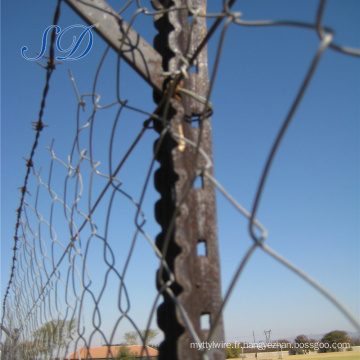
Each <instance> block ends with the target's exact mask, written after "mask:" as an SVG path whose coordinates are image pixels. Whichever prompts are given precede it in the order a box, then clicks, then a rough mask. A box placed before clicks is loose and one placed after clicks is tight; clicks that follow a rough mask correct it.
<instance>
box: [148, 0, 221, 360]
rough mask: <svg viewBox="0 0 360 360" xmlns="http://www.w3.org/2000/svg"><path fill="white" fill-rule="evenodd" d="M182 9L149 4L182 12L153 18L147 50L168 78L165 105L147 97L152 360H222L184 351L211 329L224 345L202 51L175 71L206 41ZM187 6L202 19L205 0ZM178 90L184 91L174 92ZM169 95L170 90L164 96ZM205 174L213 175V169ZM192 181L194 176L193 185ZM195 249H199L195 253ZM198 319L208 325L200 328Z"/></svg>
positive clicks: (176, 3) (217, 352)
mask: <svg viewBox="0 0 360 360" xmlns="http://www.w3.org/2000/svg"><path fill="white" fill-rule="evenodd" d="M187 3H188V1H186V0H173V1H167V0H157V1H153V5H154V7H155V8H156V9H157V10H162V9H165V8H170V7H174V8H175V9H176V8H178V9H179V8H180V9H181V10H174V11H169V12H163V13H161V14H159V15H157V16H156V18H155V25H156V28H157V29H158V31H159V34H158V35H157V36H156V38H155V41H154V47H155V49H156V50H157V51H158V52H159V53H160V54H162V56H163V68H164V70H165V71H167V72H168V73H169V74H174V75H173V76H172V77H171V75H170V77H171V78H170V79H169V81H168V82H166V81H165V82H164V84H165V85H164V92H165V93H166V92H167V99H166V101H164V98H160V97H158V96H156V94H154V98H155V101H156V102H157V103H158V104H159V108H158V115H159V116H160V117H162V118H163V120H164V121H163V122H157V123H156V124H155V128H156V130H157V131H158V132H159V133H160V134H162V135H161V137H160V139H159V140H158V141H157V143H156V144H155V148H156V157H157V160H158V161H159V162H160V165H161V166H160V168H159V169H158V170H157V172H156V174H155V186H156V189H157V190H158V191H159V192H160V194H161V199H160V200H159V201H158V203H157V204H156V218H157V221H158V222H159V224H160V225H161V226H162V232H161V233H160V234H159V236H158V237H157V239H156V244H157V246H158V247H159V249H160V250H161V251H162V253H163V257H164V259H165V261H166V264H167V266H168V268H169V269H168V270H166V269H165V268H164V266H163V264H162V265H161V268H160V270H159V273H158V278H157V284H158V289H159V291H161V292H162V294H163V303H162V304H161V305H160V307H159V310H158V324H159V327H160V328H161V329H162V330H163V331H164V336H165V340H164V341H163V343H162V344H161V345H160V352H159V359H160V360H165V359H166V360H168V359H172V360H175V359H178V360H185V359H186V360H190V359H191V360H195V359H203V358H204V354H205V353H206V355H207V356H208V359H214V360H215V359H218V360H220V359H225V349H224V348H222V349H221V348H220V349H214V348H213V347H212V349H211V350H205V351H200V350H198V348H196V346H194V345H191V343H195V342H198V341H200V342H203V341H206V340H207V337H208V334H209V331H210V329H211V332H212V336H211V338H210V339H209V342H210V343H211V342H214V343H217V344H219V345H221V344H224V330H223V323H222V317H221V316H220V317H218V321H217V323H216V324H215V323H214V322H213V321H214V318H215V316H216V315H217V314H218V313H219V310H220V307H221V303H222V298H221V286H220V265H219V254H218V239H217V221H216V201H215V188H214V185H213V184H212V182H210V181H209V180H208V178H207V177H206V176H202V175H203V173H202V170H203V169H204V167H205V159H204V157H203V156H202V155H201V154H200V153H199V150H198V149H199V148H201V149H202V151H203V152H205V153H206V155H207V156H208V158H210V159H211V160H212V159H213V154H212V134H211V131H212V130H211V121H210V118H209V117H207V116H208V115H206V113H207V109H206V106H205V103H204V101H199V99H202V100H204V99H206V98H207V95H208V90H209V75H208V65H207V49H206V47H204V48H203V50H202V51H201V52H200V53H199V55H198V57H197V59H196V64H193V69H192V70H194V71H187V75H186V76H185V75H182V74H180V75H179V74H178V72H177V70H178V69H180V68H181V66H188V67H189V65H190V66H191V64H186V59H190V58H191V55H192V54H194V52H195V50H196V49H197V48H198V46H199V44H200V43H201V41H202V40H203V39H204V37H205V36H206V19H205V18H204V17H199V16H197V17H195V16H194V17H193V18H191V17H190V15H191V14H189V11H188V9H187V8H186V5H187ZM192 6H194V8H197V9H199V8H200V9H201V12H202V13H205V11H206V0H193V1H192ZM190 32H191V34H190ZM184 59H185V60H184ZM174 81H175V82H176V83H175V84H172V82H174ZM166 84H167V85H166ZM178 87H181V88H183V89H185V90H186V91H183V92H181V93H180V92H179V91H177V92H176V90H175V89H178ZM169 89H170V90H169ZM171 90H173V91H175V92H174V93H171V94H169V93H168V92H169V91H171ZM194 95H195V96H194ZM166 129H167V131H166ZM164 133H165V135H164ZM187 139H188V140H190V141H191V142H192V144H193V145H192V144H191V143H189V142H187V141H186V140H187ZM194 144H198V146H194ZM206 171H208V172H209V173H210V174H213V168H212V167H211V168H210V169H207V170H206ZM195 178H200V181H198V182H196V184H197V183H199V184H200V185H199V186H196V187H195V186H194V184H195V182H194V180H195ZM199 248H203V250H202V252H199ZM171 274H173V275H174V279H171ZM166 284H168V285H166ZM184 314H185V315H184ZM204 317H205V318H207V319H208V320H209V324H208V325H205V326H202V321H201V320H202V318H204Z"/></svg>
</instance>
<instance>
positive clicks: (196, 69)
mask: <svg viewBox="0 0 360 360" xmlns="http://www.w3.org/2000/svg"><path fill="white" fill-rule="evenodd" d="M189 73H193V74H197V73H198V67H197V66H196V65H192V66H190V68H189Z"/></svg>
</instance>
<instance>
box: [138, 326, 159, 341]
mask: <svg viewBox="0 0 360 360" xmlns="http://www.w3.org/2000/svg"><path fill="white" fill-rule="evenodd" d="M158 334H159V331H157V330H155V329H147V330H141V336H142V338H143V339H144V340H145V345H148V344H149V343H150V341H152V340H154V339H155V338H156V337H157V336H158Z"/></svg>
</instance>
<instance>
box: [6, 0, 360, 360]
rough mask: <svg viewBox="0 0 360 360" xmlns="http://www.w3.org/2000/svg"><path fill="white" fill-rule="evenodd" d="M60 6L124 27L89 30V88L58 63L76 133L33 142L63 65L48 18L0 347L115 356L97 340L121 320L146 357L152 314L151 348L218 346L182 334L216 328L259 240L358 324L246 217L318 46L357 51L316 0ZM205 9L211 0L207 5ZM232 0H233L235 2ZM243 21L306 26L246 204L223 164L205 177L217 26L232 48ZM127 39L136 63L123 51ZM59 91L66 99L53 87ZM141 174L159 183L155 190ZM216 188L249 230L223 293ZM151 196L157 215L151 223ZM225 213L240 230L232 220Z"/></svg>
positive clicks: (253, 210) (209, 165)
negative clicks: (269, 14)
mask: <svg viewBox="0 0 360 360" xmlns="http://www.w3.org/2000/svg"><path fill="white" fill-rule="evenodd" d="M68 3H69V4H70V5H71V6H72V7H74V6H77V5H76V4H77V3H80V5H81V6H83V7H84V8H85V9H86V8H87V9H88V10H85V12H87V13H92V12H93V11H95V10H96V11H99V12H103V13H104V18H106V16H108V17H109V18H112V19H115V21H116V24H117V25H118V26H119V28H121V27H123V29H122V34H123V37H122V38H121V39H120V40H119V39H118V40H119V41H120V45H119V46H120V48H118V49H117V51H115V52H114V51H113V50H112V49H111V47H113V48H114V45H112V44H110V43H109V41H110V40H109V39H106V36H107V35H106V34H105V35H104V34H102V35H101V36H102V37H104V38H105V41H106V42H108V43H109V47H108V48H106V50H105V51H104V54H103V57H102V58H101V61H100V62H99V64H98V66H97V68H96V69H89V70H88V74H89V77H91V79H92V87H90V88H88V89H86V88H85V87H84V85H83V84H84V83H86V81H85V82H84V81H83V79H81V78H78V77H77V75H76V73H75V72H72V71H71V70H69V71H68V73H66V71H63V74H65V73H66V76H67V77H68V80H67V81H68V82H69V83H71V85H72V86H73V88H74V90H75V91H74V93H73V99H76V101H77V107H76V109H75V107H74V111H73V116H72V118H71V119H66V121H68V122H69V123H71V124H72V125H71V129H73V130H71V132H66V133H65V134H59V136H58V138H55V139H53V140H51V139H46V141H47V144H48V145H47V146H46V148H40V146H39V145H38V144H39V142H40V137H41V140H42V138H43V137H46V130H47V129H46V126H48V125H49V126H51V119H50V118H48V117H47V115H46V114H47V110H48V108H47V106H48V105H47V98H48V96H49V88H50V85H52V81H53V72H54V70H55V69H59V68H60V67H64V66H66V65H64V63H61V62H58V61H56V59H55V52H56V35H57V33H56V31H55V29H52V32H51V34H52V35H51V38H50V48H49V49H50V51H49V54H48V58H46V59H45V60H44V58H41V59H40V60H39V61H40V64H41V65H42V66H43V67H44V71H45V74H46V79H45V86H44V91H43V95H42V99H41V103H40V104H41V105H40V111H39V117H38V120H37V121H35V122H33V124H32V125H33V128H34V131H35V140H34V142H33V145H32V149H31V152H30V156H29V157H28V158H26V159H25V163H26V175H25V180H24V181H23V184H22V186H21V188H20V194H21V196H20V205H19V208H18V209H17V219H16V226H15V234H14V247H13V258H12V267H11V274H10V277H9V279H8V282H7V284H8V285H7V288H6V291H5V293H4V299H3V307H2V319H1V344H2V354H1V356H2V359H4V360H5V359H6V360H7V359H55V358H60V359H65V358H66V359H75V358H81V356H83V357H84V356H85V358H96V357H95V353H94V352H93V353H92V352H88V353H82V354H80V353H79V351H80V349H90V348H95V347H100V346H108V347H107V349H108V352H107V354H106V356H107V358H111V359H116V358H120V356H121V354H119V353H118V348H111V347H109V346H110V345H118V344H120V343H122V342H123V336H124V332H133V334H134V333H135V337H136V336H137V337H138V340H137V342H138V343H139V344H142V345H143V346H144V347H143V356H144V357H145V358H151V356H152V355H151V354H150V353H149V348H147V347H145V345H146V344H148V343H149V340H150V341H151V339H150V338H151V335H150V332H149V330H150V329H152V328H156V325H155V324H156V321H157V322H158V324H159V327H160V329H161V330H162V332H163V333H164V335H163V337H164V339H163V340H161V341H162V345H160V348H159V351H160V353H159V358H160V359H164V358H170V357H172V358H179V359H185V358H186V359H190V358H191V359H210V358H211V359H220V358H225V350H224V349H213V350H212V351H206V349H203V350H202V351H199V350H198V349H190V345H189V344H190V343H201V342H203V341H209V342H210V341H213V340H214V339H215V340H216V341H217V342H218V343H221V342H222V343H223V342H224V341H225V337H224V329H223V327H225V330H226V325H227V324H226V321H225V323H224V324H223V322H224V320H223V315H222V314H223V310H224V309H226V305H227V303H228V302H229V300H230V299H231V296H232V294H233V293H234V289H235V288H236V286H237V284H238V283H239V279H240V278H241V275H242V274H243V270H244V268H245V267H246V265H247V264H248V263H249V262H251V260H252V257H253V254H254V252H255V251H256V250H260V251H262V252H263V253H264V254H266V256H268V257H271V258H273V259H275V260H276V261H277V262H279V263H280V264H282V265H284V269H283V271H284V272H286V271H288V270H291V271H292V272H294V273H295V274H296V275H297V276H299V277H300V278H302V279H304V280H305V281H306V282H307V283H308V284H309V286H313V287H314V288H315V289H316V290H317V291H318V292H319V293H321V294H322V295H323V296H324V297H326V298H327V299H328V300H329V301H330V302H332V303H333V304H334V305H335V306H336V307H337V309H338V310H339V312H341V313H342V314H343V315H344V316H345V317H346V318H348V320H349V322H350V323H351V324H352V325H353V326H354V327H355V328H356V329H358V330H359V329H360V327H359V323H358V321H357V320H356V318H354V317H353V316H352V315H351V314H350V313H349V312H348V311H347V310H346V308H345V307H344V306H343V304H342V303H341V302H340V301H338V300H337V298H336V297H335V296H333V295H332V294H330V293H329V292H328V291H327V290H326V289H325V288H324V287H323V286H322V285H321V284H319V283H317V282H316V281H315V280H313V279H312V278H311V277H310V276H309V275H307V274H306V273H305V272H304V271H303V270H302V269H301V268H299V267H297V266H295V265H294V264H293V263H292V262H291V261H289V260H288V259H287V258H286V257H283V256H282V255H280V254H279V253H278V252H276V251H275V250H274V249H273V248H272V247H271V243H267V242H266V239H267V237H268V231H267V230H266V228H265V225H263V224H262V222H261V219H260V217H259V216H258V214H259V210H260V208H261V200H262V198H263V193H264V188H265V185H266V184H267V180H268V177H269V173H270V169H271V167H272V165H273V164H274V162H276V156H275V155H276V154H277V151H278V149H279V146H280V144H281V142H282V141H283V139H284V138H285V136H286V132H287V130H288V127H289V125H290V123H291V122H292V120H293V118H294V114H295V112H296V111H297V110H298V108H299V107H301V106H302V100H303V98H304V95H305V93H306V91H307V90H308V88H309V86H311V82H312V79H313V77H314V74H315V73H316V71H317V69H318V67H321V59H322V57H323V54H324V53H325V52H326V51H335V52H338V53H339V56H343V57H359V56H360V51H359V50H358V49H353V48H349V47H345V46H342V45H341V44H337V43H336V42H335V41H334V35H333V32H332V30H331V29H329V28H327V27H326V26H325V25H324V23H323V15H324V11H325V10H326V1H320V2H319V4H318V7H317V10H316V12H315V13H314V14H313V19H314V21H313V22H312V23H306V22H296V21H290V20H289V21H277V20H274V21H272V20H261V21H257V20H247V17H246V13H240V12H239V11H235V10H232V8H233V6H234V5H235V4H236V1H229V2H226V1H223V2H222V1H219V2H218V3H217V4H216V6H217V7H218V8H219V10H218V12H216V13H211V12H208V13H206V11H205V8H206V2H204V1H200V0H199V1H189V0H187V1H186V0H174V1H161V0H157V1H152V2H151V3H152V5H153V6H150V4H149V3H148V2H145V1H128V2H126V3H125V2H124V3H122V4H121V5H120V6H119V4H114V5H113V6H114V7H115V6H117V7H121V9H120V10H116V11H113V10H112V9H111V8H110V9H111V10H109V8H107V7H101V6H102V5H101V4H103V2H97V1H90V0H81V1H78V2H71V1H69V2H68ZM80 5H79V6H80ZM100 5H101V6H100ZM63 6H65V4H63V3H62V1H59V2H58V4H57V7H56V11H55V14H54V18H53V24H54V25H56V24H60V22H61V8H62V7H63ZM208 6H209V7H210V4H208ZM216 6H215V5H214V4H211V9H213V8H215V7H216ZM237 6H238V8H239V9H241V3H239V4H237ZM94 9H95V10H94ZM82 11H83V10H82ZM129 14H130V15H129ZM122 16H124V17H125V18H128V19H129V21H128V24H129V25H127V24H126V23H124V22H123V18H122ZM144 19H146V20H144ZM147 19H150V21H151V23H154V24H155V27H156V29H157V33H155V30H154V34H156V36H157V37H156V39H155V46H154V47H155V49H156V50H157V51H158V52H159V54H161V56H162V57H161V58H160V60H161V61H162V67H161V69H160V70H159V68H155V67H154V68H149V67H147V66H148V64H149V62H147V61H148V58H150V60H151V59H153V58H152V56H153V54H152V53H151V54H150V53H146V52H142V51H141V49H142V48H140V47H141V46H143V45H141V41H142V40H139V42H138V44H140V45H134V43H133V42H134V38H132V34H131V31H130V30H129V29H132V28H131V27H132V25H133V24H136V23H137V22H141V21H144V22H145V21H148V20H147ZM49 21H51V20H50V18H49ZM108 21H109V22H110V20H108ZM124 24H126V25H124ZM184 24H186V26H185V25H184ZM206 26H207V27H208V30H207V31H206ZM243 27H250V28H258V27H261V28H262V27H266V28H277V27H281V28H282V29H283V31H288V30H289V29H298V30H299V31H303V32H311V33H312V34H313V35H314V36H316V38H317V48H316V49H314V51H313V54H312V60H311V61H310V65H309V68H308V70H307V72H306V74H305V75H304V78H303V81H302V84H301V85H300V87H299V90H298V91H297V93H296V95H295V97H294V98H293V100H292V102H291V103H290V104H288V105H289V106H288V108H289V110H288V112H287V114H286V115H285V117H284V120H283V122H282V124H281V126H280V130H279V131H278V133H277V134H276V136H275V138H274V141H273V145H271V147H270V148H269V151H268V154H267V156H266V161H265V167H264V169H263V171H262V172H261V174H260V176H259V178H258V186H257V187H256V190H255V194H254V198H253V205H252V206H251V207H250V208H249V209H246V208H245V207H244V206H243V205H241V201H240V200H239V199H238V198H237V195H235V194H232V193H231V191H228V190H226V188H225V185H224V184H223V182H222V181H221V180H219V178H223V177H224V176H216V175H215V174H216V166H215V172H214V157H215V158H216V149H217V145H216V143H215V153H214V156H213V154H212V140H211V124H210V116H211V115H212V114H213V113H214V115H213V116H218V115H217V114H218V113H221V105H220V104H219V103H218V102H217V101H215V100H216V99H215V100H214V105H213V104H212V103H211V101H212V97H211V95H212V93H213V92H214V91H215V90H214V89H216V86H217V80H218V78H217V74H218V72H220V64H221V57H222V56H224V47H225V43H226V38H227V35H228V32H229V31H239V45H238V46H241V39H240V38H241V36H240V29H242V28H243ZM99 28H100V29H102V24H101V23H100V24H97V30H99ZM94 29H95V28H94ZM230 29H231V30H230ZM214 38H215V39H216V41H213V40H214ZM137 39H138V38H137ZM137 46H139V47H137ZM254 46H256V44H255V45H254ZM115 47H116V46H115ZM208 47H209V49H207V48H208ZM139 49H140V50H139ZM137 51H138V52H139V54H140V58H143V60H134V59H135V55H134V54H135V53H136V52H137ZM207 51H209V54H210V58H209V63H210V77H207V72H208V69H207V56H206V53H207ZM129 54H130V56H129ZM244 56H246V55H244ZM126 57H127V58H126ZM124 59H125V61H126V62H127V63H128V64H130V66H131V67H133V68H135V70H136V71H137V72H138V73H140V76H137V74H136V75H134V77H132V78H131V79H132V80H131V81H133V82H132V83H131V84H129V82H128V81H129V79H128V78H127V72H128V71H130V69H129V67H128V65H127V64H125V63H124ZM139 61H140V62H141V61H142V62H143V64H145V67H144V69H143V68H142V67H141V66H139ZM34 66H35V65H34ZM124 66H125V70H123V67H124ZM109 69H110V70H109ZM109 73H111V74H112V78H111V79H109V78H108V74H109ZM153 74H156V76H155V75H153ZM64 76H65V75H64ZM144 81H146V82H148V83H150V85H151V86H152V87H153V90H154V93H153V97H154V99H155V102H156V105H152V103H151V101H149V99H148V98H149V97H150V100H151V97H152V94H151V92H149V91H148V92H147V93H146V91H147V90H144V94H142V93H140V91H142V83H144ZM239 86H241V84H240V85H239ZM129 88H131V91H129V90H128V89H129ZM109 89H110V90H109ZM134 89H135V91H134ZM138 89H139V90H138ZM51 91H54V92H55V91H56V87H55V86H54V88H53V89H52V90H51V89H50V92H51ZM144 97H147V98H146V99H145V98H144ZM39 98H40V94H39ZM64 99H65V98H64ZM254 101H258V99H254ZM58 102H59V103H60V104H61V107H64V108H69V104H67V103H66V102H65V101H64V102H63V99H62V97H61V96H58ZM304 106H305V105H304ZM45 109H46V112H44V110H45ZM50 111H51V109H49V112H50ZM222 121H224V122H226V121H227V120H226V119H222ZM236 121H241V119H240V118H239V119H238V120H236ZM228 126H231V124H228ZM66 128H68V127H66ZM69 128H70V127H69ZM70 139H71V141H70ZM225 141H226V140H225ZM255 141H256V139H254V142H255ZM58 154H59V155H58ZM237 156H238V154H231V156H229V158H233V157H234V158H236V157H237ZM179 159H180V160H179ZM159 164H160V165H159ZM189 164H190V165H189ZM226 165H227V164H226ZM235 166H236V165H234V162H233V161H232V159H229V167H230V170H229V173H228V175H226V177H231V176H233V175H232V173H233V172H234V167H235ZM181 167H183V168H181ZM244 176H246V174H245V175H244ZM154 178H155V187H156V190H157V191H158V192H159V193H160V195H159V194H158V193H154V191H153V179H154ZM17 180H18V179H17ZM215 192H216V194H217V197H218V202H219V203H221V204H222V203H224V202H226V203H227V204H228V205H230V206H231V207H232V209H233V210H232V211H233V213H236V216H237V215H241V217H244V218H245V219H246V222H247V227H248V233H249V237H250V239H251V241H250V242H249V244H248V247H247V248H246V251H245V252H244V254H241V256H239V257H238V263H237V264H236V270H235V273H234V274H233V275H232V277H231V279H230V281H228V284H226V285H227V287H226V288H225V289H224V291H223V292H221V288H220V273H221V271H223V269H226V267H227V266H228V264H226V262H223V263H221V267H220V266H219V265H218V264H219V254H218V241H219V246H220V248H221V246H222V244H223V242H226V239H223V238H222V237H221V234H222V229H221V227H220V225H221V224H222V223H221V224H220V225H219V234H220V236H219V240H217V231H218V229H217V223H216V204H215ZM159 197H161V199H160V201H159ZM194 199H195V200H194ZM199 199H200V200H199ZM156 202H157V205H156V211H155V213H156V219H157V221H158V223H159V225H158V224H156V223H155V221H154V220H153V207H154V204H155V203H156ZM218 212H220V210H218ZM232 225H233V226H234V232H237V230H235V229H237V225H236V224H232ZM160 227H161V228H160ZM159 233H160V235H158V234H159ZM234 251H236V250H235V249H234ZM207 258H208V259H210V260H211V261H210V260H209V261H208V260H207ZM189 259H190V260H189ZM194 269H195V270H194ZM194 271H195V273H194ZM196 271H199V272H200V273H201V275H197V273H196ZM226 273H228V271H227V270H226ZM204 287H206V288H207V289H208V290H203V289H204ZM199 289H201V290H199ZM196 294H198V295H196ZM197 296H198V298H197ZM157 313H158V314H157ZM204 321H205V323H204ZM206 321H207V323H206ZM144 330H145V331H144ZM82 351H83V350H82ZM84 354H85V355H84ZM86 356H87V357H86Z"/></svg>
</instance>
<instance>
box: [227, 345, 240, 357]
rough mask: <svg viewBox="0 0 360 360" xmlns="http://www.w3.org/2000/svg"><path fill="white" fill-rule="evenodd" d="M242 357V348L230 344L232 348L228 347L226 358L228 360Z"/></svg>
mask: <svg viewBox="0 0 360 360" xmlns="http://www.w3.org/2000/svg"><path fill="white" fill-rule="evenodd" d="M240 355H241V347H239V346H238V345H237V344H230V347H226V358H227V359H236V358H239V357H240Z"/></svg>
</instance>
